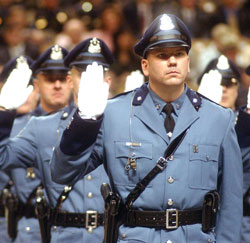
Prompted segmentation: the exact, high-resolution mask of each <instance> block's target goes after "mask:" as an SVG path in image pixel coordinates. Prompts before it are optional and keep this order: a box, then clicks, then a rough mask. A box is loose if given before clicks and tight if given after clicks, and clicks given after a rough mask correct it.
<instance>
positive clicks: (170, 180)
mask: <svg viewBox="0 0 250 243" xmlns="http://www.w3.org/2000/svg"><path fill="white" fill-rule="evenodd" d="M168 182H169V183H170V184H172V183H173V182H174V178H173V177H172V176H169V177H168Z"/></svg>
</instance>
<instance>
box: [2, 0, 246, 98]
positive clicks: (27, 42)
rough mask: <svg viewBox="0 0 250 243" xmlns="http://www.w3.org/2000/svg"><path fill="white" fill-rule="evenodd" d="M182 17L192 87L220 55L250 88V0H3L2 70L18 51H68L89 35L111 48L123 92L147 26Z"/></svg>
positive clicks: (32, 53)
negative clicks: (161, 19)
mask: <svg viewBox="0 0 250 243" xmlns="http://www.w3.org/2000/svg"><path fill="white" fill-rule="evenodd" d="M164 12H166V13H173V14H175V15H177V16H179V17H180V18H181V19H182V20H183V21H184V22H185V24H186V25H187V26H188V27H189V30H190V32H191V35H192V38H193V42H192V49H191V52H190V57H191V72H190V77H189V80H188V82H189V85H190V86H191V87H192V88H193V89H197V87H198V83H197V80H198V77H199V75H200V74H201V73H202V72H203V70H204V68H205V67H206V65H207V64H208V63H209V61H210V60H212V59H213V58H215V57H218V56H219V55H220V54H224V55H225V56H227V57H228V58H230V59H231V60H232V61H234V62H235V63H236V65H237V66H238V67H239V68H240V70H241V71H242V74H243V78H242V85H241V88H242V89H243V90H246V92H247V90H248V86H249V83H250V79H249V76H247V75H245V73H244V70H245V68H246V67H247V66H248V65H249V64H250V26H249V25H250V0H91V1H83V0H0V37H1V38H0V71H1V68H2V67H3V65H4V64H6V62H7V61H9V60H10V59H12V58H14V57H16V56H19V55H23V54H25V55H28V56H30V57H32V58H33V59H36V58H37V57H38V56H39V55H40V54H41V53H42V52H43V51H44V50H46V49H47V48H48V47H50V46H51V45H53V44H59V45H61V46H63V47H65V48H67V49H68V50H69V51H70V50H71V49H72V48H73V47H74V46H75V45H76V44H77V43H79V42H80V41H82V40H83V39H85V38H88V37H93V36H96V37H98V38H101V39H103V40H104V41H105V42H106V44H107V45H108V46H109V48H110V49H111V50H112V52H113V54H114V57H115V63H114V65H113V67H112V70H113V75H114V77H113V80H114V82H113V83H112V86H111V89H112V90H111V93H112V94H113V95H115V94H118V93H120V92H122V90H123V89H124V82H125V79H126V77H127V75H128V74H129V73H130V72H132V71H134V70H137V69H140V59H139V58H138V57H137V56H136V55H135V54H134V52H133V46H134V44H135V43H136V42H137V40H138V39H139V38H140V36H141V35H142V34H143V32H144V30H145V28H146V26H147V25H148V24H149V23H150V22H152V20H153V19H154V18H155V17H156V16H158V15H159V14H161V13H164Z"/></svg>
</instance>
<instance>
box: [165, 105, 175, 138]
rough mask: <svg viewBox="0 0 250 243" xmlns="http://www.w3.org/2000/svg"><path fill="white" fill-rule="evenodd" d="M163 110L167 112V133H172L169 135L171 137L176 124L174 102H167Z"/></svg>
mask: <svg viewBox="0 0 250 243" xmlns="http://www.w3.org/2000/svg"><path fill="white" fill-rule="evenodd" d="M163 112H165V113H166V119H165V121H164V126H165V129H166V131H167V133H168V134H171V135H169V137H171V136H172V133H173V130H174V125H175V122H174V118H173V117H172V115H171V114H172V112H174V107H173V105H172V104H166V105H165V106H164V107H163Z"/></svg>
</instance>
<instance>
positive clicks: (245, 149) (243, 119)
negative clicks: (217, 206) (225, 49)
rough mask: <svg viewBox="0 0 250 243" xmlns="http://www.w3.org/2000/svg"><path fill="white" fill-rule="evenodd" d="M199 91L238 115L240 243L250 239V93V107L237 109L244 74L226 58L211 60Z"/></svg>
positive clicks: (249, 98) (236, 125)
mask: <svg viewBox="0 0 250 243" xmlns="http://www.w3.org/2000/svg"><path fill="white" fill-rule="evenodd" d="M199 80H200V87H199V89H198V92H199V93H201V94H203V95H205V96H206V97H208V98H209V99H211V100H213V101H215V102H217V103H219V104H221V105H222V106H224V107H227V108H231V109H232V110H233V112H234V115H235V130H236V133H237V137H238V142H239V145H240V149H241V155H242V162H243V178H244V180H243V182H244V183H243V195H244V196H243V195H242V197H243V216H244V217H243V221H242V230H241V231H242V233H241V239H240V241H239V242H241V243H244V242H249V239H250V230H249V226H250V218H249V216H250V193H249V192H250V189H249V188H250V126H249V125H250V114H249V113H250V94H249V95H248V104H247V106H244V107H237V106H236V104H237V98H238V89H239V83H240V82H241V75H240V72H239V70H238V68H237V66H236V65H235V64H234V63H233V62H232V61H231V60H230V59H228V58H227V57H225V56H224V55H221V56H219V57H218V58H215V59H213V60H211V61H210V62H209V63H208V65H207V67H206V68H205V71H204V72H203V74H202V75H201V76H200V78H199Z"/></svg>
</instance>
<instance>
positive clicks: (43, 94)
mask: <svg viewBox="0 0 250 243" xmlns="http://www.w3.org/2000/svg"><path fill="white" fill-rule="evenodd" d="M34 86H35V88H36V89H37V90H38V92H39V93H40V102H41V106H42V108H43V109H44V110H45V111H46V112H51V111H56V110H59V109H61V108H63V107H65V106H67V105H68V103H69V99H70V95H71V91H72V82H71V81H70V80H68V79H66V74H65V73H57V74H48V73H38V74H37V76H36V79H35V80H34Z"/></svg>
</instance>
